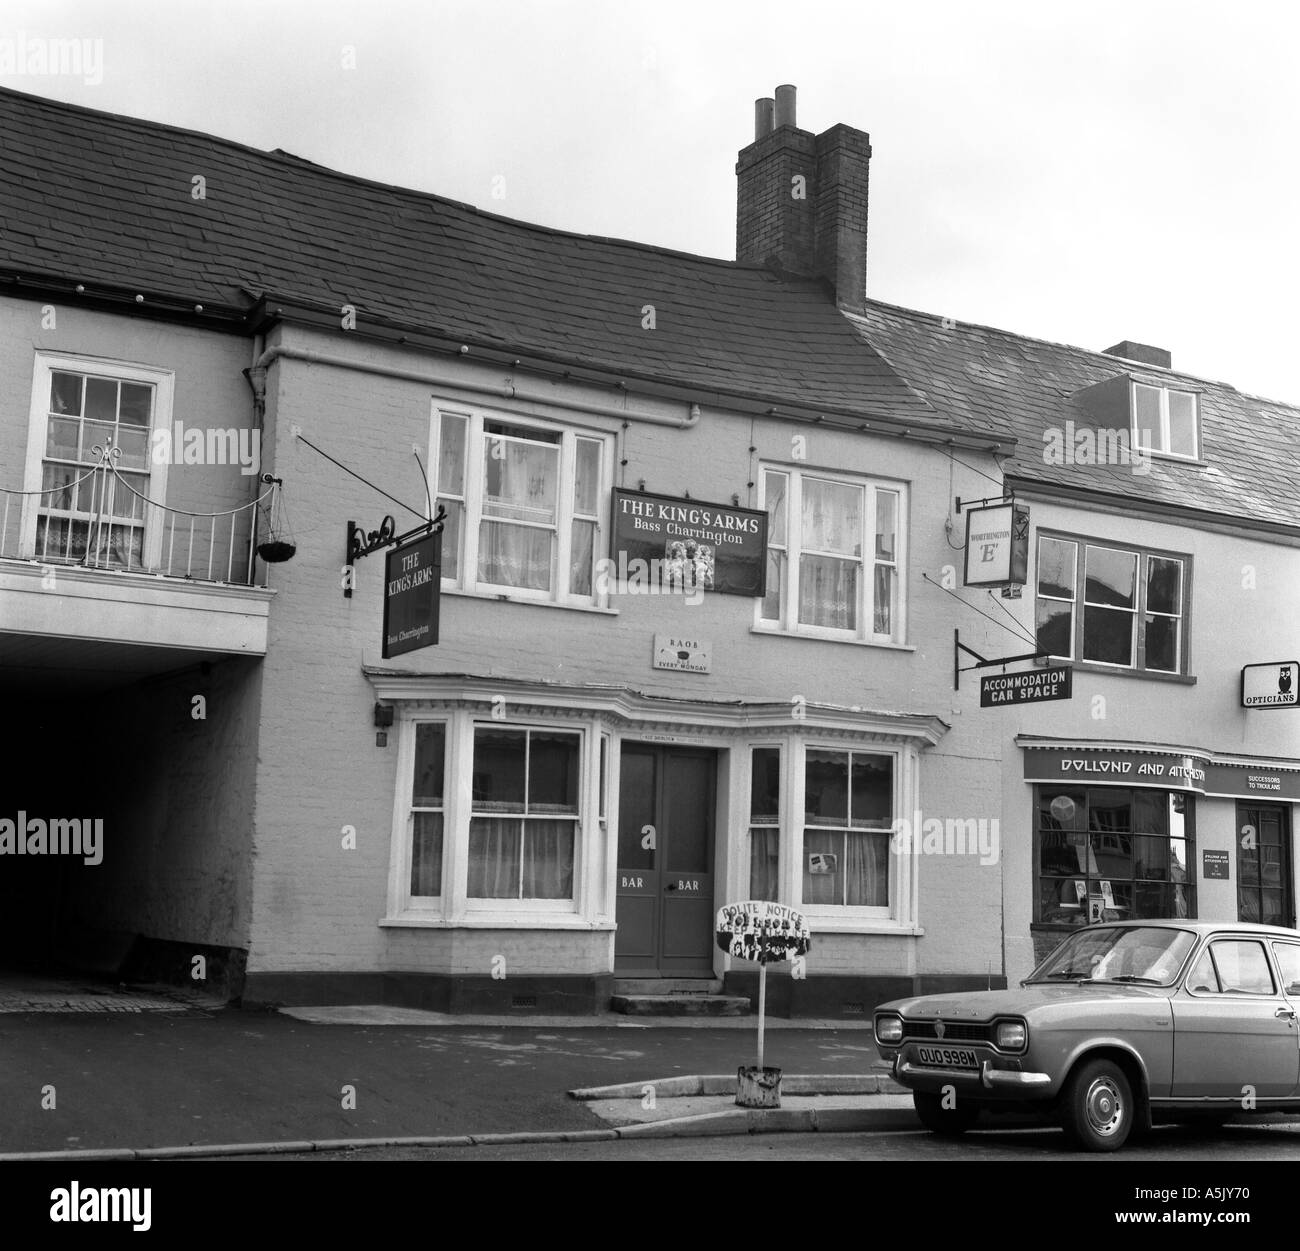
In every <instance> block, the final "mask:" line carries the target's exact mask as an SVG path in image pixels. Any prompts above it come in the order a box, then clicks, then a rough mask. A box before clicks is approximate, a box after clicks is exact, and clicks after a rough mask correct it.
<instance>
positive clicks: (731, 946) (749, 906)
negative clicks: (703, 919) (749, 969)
mask: <svg viewBox="0 0 1300 1251" xmlns="http://www.w3.org/2000/svg"><path fill="white" fill-rule="evenodd" d="M717 931H718V946H719V947H720V948H722V950H723V951H725V952H726V953H727V954H728V955H729V956H737V957H739V958H740V959H741V960H756V961H757V962H758V963H759V964H779V963H780V962H781V961H782V960H793V959H794V958H795V957H796V956H802V955H805V954H807V952H808V949H809V948H810V947H811V946H812V938H811V936H810V935H809V933H808V922H807V921H805V920H804V916H803V913H802V912H796V911H795V910H794V909H793V908H787V907H785V906H784V905H783V904H775V903H770V902H769V901H768V900H766V899H758V900H753V899H751V900H749V901H747V902H745V903H733V904H724V905H723V906H722V907H721V908H719V909H718V924H717Z"/></svg>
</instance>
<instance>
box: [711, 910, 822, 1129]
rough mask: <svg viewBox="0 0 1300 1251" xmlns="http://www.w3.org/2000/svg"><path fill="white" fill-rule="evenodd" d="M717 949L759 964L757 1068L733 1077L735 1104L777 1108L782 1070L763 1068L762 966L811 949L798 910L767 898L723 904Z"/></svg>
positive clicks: (764, 999)
mask: <svg viewBox="0 0 1300 1251" xmlns="http://www.w3.org/2000/svg"><path fill="white" fill-rule="evenodd" d="M717 937H718V946H719V947H720V948H721V949H722V950H723V951H725V952H726V953H727V954H728V955H730V956H736V957H738V958H739V959H741V960H755V961H757V962H758V1067H757V1068H756V1069H749V1068H745V1067H743V1066H742V1067H741V1069H740V1070H739V1072H738V1073H737V1075H736V1077H737V1084H736V1103H737V1104H738V1105H739V1106H740V1107H742V1108H779V1107H780V1106H781V1070H780V1069H778V1068H773V1069H768V1068H764V1067H763V1025H764V1017H765V1015H766V1012H767V966H768V965H769V964H777V963H779V962H781V961H783V960H794V959H795V958H796V957H798V956H802V955H805V954H807V952H808V949H809V948H810V947H811V946H812V938H811V936H810V935H809V933H808V922H807V921H805V920H804V916H803V913H802V912H796V911H795V910H794V909H793V908H787V907H784V906H783V905H781V904H775V903H771V902H769V901H768V900H765V899H760V900H749V901H747V902H745V903H733V904H724V905H723V906H722V907H721V908H719V909H718V921H717Z"/></svg>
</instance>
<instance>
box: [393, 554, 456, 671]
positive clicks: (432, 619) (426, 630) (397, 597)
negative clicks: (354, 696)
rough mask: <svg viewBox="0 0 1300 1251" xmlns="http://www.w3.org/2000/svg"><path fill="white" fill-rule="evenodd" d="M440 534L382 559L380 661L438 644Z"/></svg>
mask: <svg viewBox="0 0 1300 1251" xmlns="http://www.w3.org/2000/svg"><path fill="white" fill-rule="evenodd" d="M441 585H442V533H441V532H440V531H436V530H435V531H434V532H433V533H432V534H426V535H425V536H424V537H423V538H419V539H416V540H415V541H414V542H413V543H408V544H406V546H405V547H395V548H393V550H392V551H390V552H389V553H388V555H387V556H386V557H385V558H384V647H383V657H384V659H385V660H388V659H389V658H390V657H392V656H401V655H402V654H404V653H405V652H413V651H418V650H419V649H420V648H421V647H428V646H429V645H430V644H431V643H436V642H437V641H438V592H439V590H440V588H441Z"/></svg>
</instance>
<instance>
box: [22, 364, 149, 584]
mask: <svg viewBox="0 0 1300 1251" xmlns="http://www.w3.org/2000/svg"><path fill="white" fill-rule="evenodd" d="M171 392H172V375H171V374H170V373H167V372H165V371H162V370H157V369H149V368H146V367H144V366H130V365H118V364H115V363H112V362H107V361H98V360H93V359H78V358H73V357H69V356H64V355H62V354H61V353H50V352H39V353H37V356H36V366H35V374H34V380H33V394H32V407H31V414H30V422H29V428H28V444H27V467H26V475H25V487H24V489H25V490H27V491H39V492H41V494H39V495H31V496H28V497H27V499H28V502H27V506H26V510H25V512H24V516H23V527H22V538H21V550H22V551H23V553H24V554H27V555H31V556H34V557H35V558H36V559H38V560H66V561H86V562H87V563H89V564H93V565H105V566H109V567H115V568H127V569H141V568H150V567H152V566H154V565H156V564H157V562H158V559H159V547H160V543H161V527H160V525H158V524H157V523H156V521H155V518H154V517H149V516H148V515H147V514H148V513H150V512H153V513H154V514H157V513H158V510H157V509H152V510H151V509H148V508H147V507H146V505H147V504H148V503H151V502H152V503H161V502H162V500H163V498H164V488H165V475H166V466H165V465H164V464H160V463H157V462H156V459H155V458H153V457H151V455H150V446H151V444H150V438H151V435H152V433H153V432H154V431H155V430H158V429H168V428H169V423H170V420H171ZM97 447H98V448H100V449H101V451H103V452H105V453H107V452H108V451H109V450H110V449H116V451H117V453H118V455H117V456H116V457H115V458H114V460H113V463H114V464H115V465H116V467H117V472H116V474H115V473H113V472H112V471H111V470H110V469H108V468H107V467H105V468H102V469H99V470H94V469H93V467H94V466H95V465H97V464H105V465H106V462H105V461H104V460H103V459H102V458H101V454H100V452H96V451H95V449H96V448H97Z"/></svg>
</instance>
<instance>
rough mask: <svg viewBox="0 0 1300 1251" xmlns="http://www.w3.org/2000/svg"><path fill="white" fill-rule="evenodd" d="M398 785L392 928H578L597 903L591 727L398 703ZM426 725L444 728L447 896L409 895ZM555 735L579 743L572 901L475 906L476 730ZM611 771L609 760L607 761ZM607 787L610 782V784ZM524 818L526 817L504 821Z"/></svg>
mask: <svg viewBox="0 0 1300 1251" xmlns="http://www.w3.org/2000/svg"><path fill="white" fill-rule="evenodd" d="M394 720H395V727H396V731H397V766H396V774H397V779H396V785H395V787H394V802H393V821H392V836H391V844H390V852H389V878H388V915H387V918H386V920H387V922H388V923H390V924H392V923H396V924H403V923H405V924H411V925H432V926H435V927H444V928H445V927H453V926H458V925H471V926H477V927H482V928H490V927H492V926H498V925H499V926H502V927H504V928H507V929H511V928H514V929H527V928H543V929H552V928H579V929H589V928H592V925H591V923H590V922H589V921H587V920H586V919H584V918H586V917H587V915H588V912H589V905H590V902H591V900H592V898H593V888H592V884H591V883H590V882H589V881H588V877H589V873H590V867H591V863H592V858H593V848H595V847H597V846H599V844H600V843H601V838H602V835H601V817H600V806H601V797H600V750H599V741H600V733H599V731H598V729H597V727H596V725H595V723H594V722H589V721H588V720H586V719H582V720H575V719H573V718H571V717H545V716H519V717H511V718H510V719H509V720H495V719H494V718H493V717H492V716H491V714H490V713H485V712H482V711H479V710H471V709H445V710H442V709H433V710H430V709H429V708H428V707H427V706H425V707H420V706H418V705H413V706H411V707H409V708H402V707H401V706H400V704H399V706H398V712H397V716H396V717H395V719H394ZM421 722H438V723H441V724H443V725H445V726H446V734H447V737H446V746H445V753H444V756H443V769H444V783H443V823H442V890H443V893H442V896H441V897H440V898H435V897H432V896H412V894H411V848H412V838H411V835H412V831H413V823H412V821H411V820H410V812H411V786H412V782H413V775H414V769H415V736H416V731H415V727H416V726H417V725H418V724H419V723H421ZM480 728H482V729H496V730H502V729H504V730H553V731H557V732H562V733H569V734H576V735H577V736H578V751H579V758H578V814H577V818H576V820H575V821H574V847H573V895H572V898H569V899H477V898H474V899H472V898H470V897H469V895H468V887H469V830H470V820H471V817H472V814H473V768H474V734H475V730H477V729H480ZM607 764H608V758H607ZM606 780H607V782H608V778H607V779H606ZM503 815H509V816H515V815H518V816H521V818H522V814H503Z"/></svg>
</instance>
